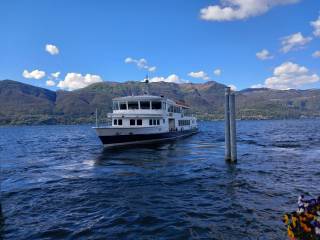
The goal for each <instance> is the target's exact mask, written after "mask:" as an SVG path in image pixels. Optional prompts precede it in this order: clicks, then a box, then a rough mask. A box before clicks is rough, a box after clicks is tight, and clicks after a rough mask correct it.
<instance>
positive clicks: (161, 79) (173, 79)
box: [149, 74, 188, 83]
mask: <svg viewBox="0 0 320 240" xmlns="http://www.w3.org/2000/svg"><path fill="white" fill-rule="evenodd" d="M149 81H150V82H171V83H186V82H188V81H186V80H183V79H181V78H180V77H179V76H178V75H176V74H171V75H169V76H168V77H153V78H151V79H150V80H149Z"/></svg>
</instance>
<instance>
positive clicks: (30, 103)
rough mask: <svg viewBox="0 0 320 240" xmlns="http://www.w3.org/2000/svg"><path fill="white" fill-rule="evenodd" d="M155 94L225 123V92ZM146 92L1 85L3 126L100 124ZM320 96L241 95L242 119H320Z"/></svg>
mask: <svg viewBox="0 0 320 240" xmlns="http://www.w3.org/2000/svg"><path fill="white" fill-rule="evenodd" d="M148 88H149V93H150V94H155V95H163V96H166V97H169V98H172V99H174V100H178V101H182V102H185V104H187V105H189V106H190V107H191V109H192V111H193V112H194V113H195V114H197V115H198V116H199V117H200V118H206V119H221V118H223V109H224V108H223V105H224V88H225V86H224V85H223V84H220V83H217V82H213V81H210V82H206V83H202V84H194V83H185V84H175V83H165V82H159V83H150V84H149V87H148ZM145 91H146V84H145V83H141V82H125V83H116V82H103V83H96V84H92V85H90V86H88V87H86V88H83V89H79V90H75V91H70V92H69V91H57V92H54V91H50V90H47V89H43V88H39V87H35V86H31V85H28V84H24V83H20V82H16V81H11V80H3V81H0V124H55V123H85V122H94V111H95V109H96V108H98V109H99V112H100V117H101V119H103V118H104V116H105V115H106V113H107V112H110V111H111V99H112V98H114V97H119V96H126V95H138V94H143V93H144V92H145ZM319 103H320V90H318V89H314V90H286V91H280V90H271V89H266V88H262V89H246V90H242V91H239V92H237V112H238V115H237V117H238V118H241V119H274V118H276V119H283V118H300V117H319V116H320V104H319Z"/></svg>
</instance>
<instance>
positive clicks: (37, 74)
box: [22, 69, 46, 79]
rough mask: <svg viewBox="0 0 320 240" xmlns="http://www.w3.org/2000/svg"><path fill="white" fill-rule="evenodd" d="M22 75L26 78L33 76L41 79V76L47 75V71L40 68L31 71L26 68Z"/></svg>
mask: <svg viewBox="0 0 320 240" xmlns="http://www.w3.org/2000/svg"><path fill="white" fill-rule="evenodd" d="M22 76H23V77H24V78H29V79H30V78H33V79H41V78H43V77H45V76H46V73H45V72H44V71H40V70H38V69H36V70H33V71H31V72H29V71H28V70H24V71H23V72H22Z"/></svg>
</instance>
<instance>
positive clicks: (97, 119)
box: [96, 108, 98, 127]
mask: <svg viewBox="0 0 320 240" xmlns="http://www.w3.org/2000/svg"><path fill="white" fill-rule="evenodd" d="M96 127H98V108H96Z"/></svg>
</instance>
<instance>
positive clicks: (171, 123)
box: [169, 118, 176, 132]
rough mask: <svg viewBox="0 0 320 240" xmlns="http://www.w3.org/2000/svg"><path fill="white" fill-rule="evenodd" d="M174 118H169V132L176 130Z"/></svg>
mask: <svg viewBox="0 0 320 240" xmlns="http://www.w3.org/2000/svg"><path fill="white" fill-rule="evenodd" d="M175 122H176V121H175V119H174V118H169V131H170V132H172V131H175V130H176V123H175Z"/></svg>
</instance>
